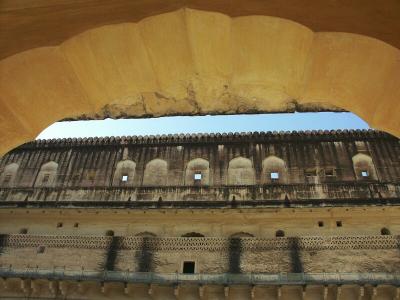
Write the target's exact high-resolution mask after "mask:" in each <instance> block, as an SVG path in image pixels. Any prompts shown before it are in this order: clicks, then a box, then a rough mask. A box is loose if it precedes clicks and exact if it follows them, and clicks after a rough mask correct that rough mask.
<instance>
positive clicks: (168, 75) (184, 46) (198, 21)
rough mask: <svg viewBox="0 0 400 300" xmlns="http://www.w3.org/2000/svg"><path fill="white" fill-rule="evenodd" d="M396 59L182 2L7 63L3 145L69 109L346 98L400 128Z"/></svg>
mask: <svg viewBox="0 0 400 300" xmlns="http://www.w3.org/2000/svg"><path fill="white" fill-rule="evenodd" d="M216 28H217V29H218V30H216ZM399 57H400V50H399V49H397V48H395V47H393V46H390V45H389V44H386V43H384V42H382V41H379V40H376V39H373V38H370V37H366V36H362V35H358V34H350V33H343V32H340V33H339V32H313V31H312V30H311V29H309V28H307V27H305V26H303V25H301V24H299V23H295V22H293V21H290V20H287V19H281V18H276V17H268V16H242V17H236V18H231V17H229V16H227V15H223V14H220V13H214V12H205V11H199V10H192V9H182V10H178V11H175V12H171V13H167V14H162V15H158V16H153V17H149V18H146V19H143V20H141V21H140V22H138V23H121V24H116V25H108V26H104V27H99V28H95V29H92V30H89V31H86V32H82V33H80V34H78V35H75V36H73V37H71V38H70V39H68V40H66V41H64V42H63V43H61V44H60V45H58V46H51V47H41V48H35V49H32V50H29V51H26V52H21V53H18V54H15V55H13V56H10V57H7V58H5V59H3V60H1V61H0V78H1V81H0V90H1V95H0V103H1V104H0V105H2V106H4V108H5V109H4V110H1V112H0V122H1V123H0V124H1V129H2V130H1V131H0V136H1V138H0V147H1V148H0V153H4V152H6V151H8V150H10V149H11V148H12V147H15V146H17V145H18V144H21V143H23V142H26V141H27V140H29V139H33V138H34V137H35V136H36V135H37V134H38V133H39V132H40V131H41V130H43V129H44V128H45V127H47V126H49V125H50V124H52V123H53V122H55V121H58V120H60V119H87V118H90V119H93V118H94V119H102V118H106V117H112V118H121V117H122V118H125V117H149V116H166V115H204V114H227V113H249V112H294V111H321V110H337V109H338V108H339V109H345V110H349V111H352V112H354V113H356V114H358V115H359V116H361V117H362V118H364V119H365V120H366V121H367V122H368V123H369V124H370V125H371V126H373V127H375V128H379V129H382V130H385V131H388V132H391V133H392V134H395V135H399V128H400V123H399V118H398V117H397V116H398V115H399V106H398V105H397V102H398V98H399V89H398V88H397V87H398V86H399V78H400V73H399V72H400V71H399V70H400V59H399ZM27 66H29V68H27ZM13 116H15V117H13ZM15 133H17V135H15Z"/></svg>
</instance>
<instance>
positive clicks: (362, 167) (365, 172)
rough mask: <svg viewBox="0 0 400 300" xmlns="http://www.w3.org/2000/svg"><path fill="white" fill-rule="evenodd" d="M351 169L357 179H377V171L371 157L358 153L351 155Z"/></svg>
mask: <svg viewBox="0 0 400 300" xmlns="http://www.w3.org/2000/svg"><path fill="white" fill-rule="evenodd" d="M352 161H353V169H354V173H355V175H356V179H358V180H377V179H378V176H377V172H376V169H375V165H374V162H373V160H372V157H371V156H369V155H367V154H364V153H358V154H356V155H354V156H353V157H352Z"/></svg>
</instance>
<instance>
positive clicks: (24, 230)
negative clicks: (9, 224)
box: [19, 228, 28, 234]
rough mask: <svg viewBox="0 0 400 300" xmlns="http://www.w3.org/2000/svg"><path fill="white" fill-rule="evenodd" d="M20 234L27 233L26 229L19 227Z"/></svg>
mask: <svg viewBox="0 0 400 300" xmlns="http://www.w3.org/2000/svg"><path fill="white" fill-rule="evenodd" d="M19 233H20V234H27V233H28V229H27V228H21V230H20V231H19Z"/></svg>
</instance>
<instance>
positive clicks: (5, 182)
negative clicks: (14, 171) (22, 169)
mask: <svg viewBox="0 0 400 300" xmlns="http://www.w3.org/2000/svg"><path fill="white" fill-rule="evenodd" d="M10 181H11V174H7V175H6V176H4V180H3V184H9V183H10Z"/></svg>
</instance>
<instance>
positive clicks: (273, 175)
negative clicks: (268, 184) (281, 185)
mask: <svg viewBox="0 0 400 300" xmlns="http://www.w3.org/2000/svg"><path fill="white" fill-rule="evenodd" d="M270 176H271V179H272V180H278V179H279V173H278V172H271V174H270Z"/></svg>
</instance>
